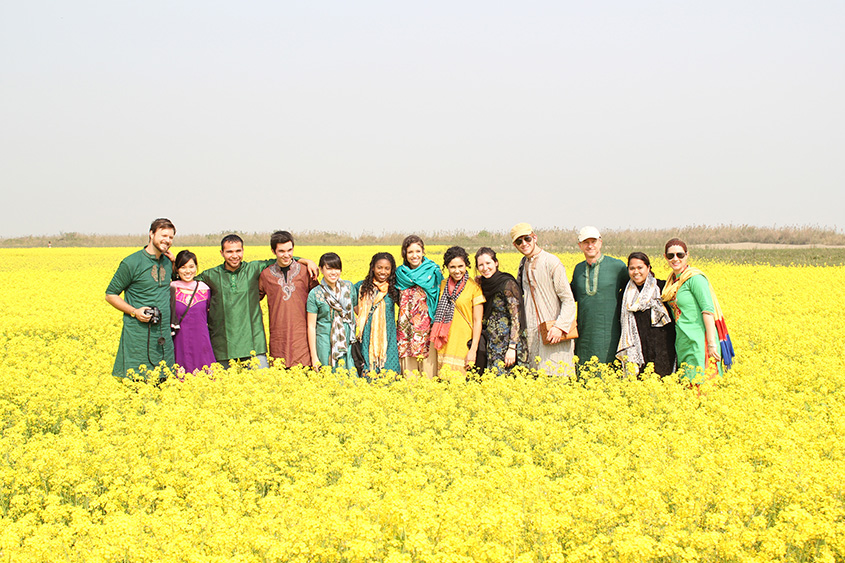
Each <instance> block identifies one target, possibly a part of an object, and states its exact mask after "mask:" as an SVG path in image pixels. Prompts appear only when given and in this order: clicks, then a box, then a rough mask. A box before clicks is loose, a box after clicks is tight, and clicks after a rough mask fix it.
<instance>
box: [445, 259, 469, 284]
mask: <svg viewBox="0 0 845 563" xmlns="http://www.w3.org/2000/svg"><path fill="white" fill-rule="evenodd" d="M446 268H448V270H449V276H450V277H451V278H452V279H453V280H455V281H456V282H459V281H461V280H462V279H464V274H466V273H467V263H466V262H464V259H463V258H461V257H460V256H458V257H457V258H452V260H450V261H449V263H448V264H446Z"/></svg>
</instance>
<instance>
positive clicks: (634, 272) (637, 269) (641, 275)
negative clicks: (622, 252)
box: [628, 258, 651, 285]
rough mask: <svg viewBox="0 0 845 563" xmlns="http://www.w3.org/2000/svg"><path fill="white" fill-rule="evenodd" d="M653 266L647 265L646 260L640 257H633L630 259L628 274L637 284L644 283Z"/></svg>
mask: <svg viewBox="0 0 845 563" xmlns="http://www.w3.org/2000/svg"><path fill="white" fill-rule="evenodd" d="M650 271H651V268H649V267H648V266H646V264H645V262H643V261H642V260H640V259H639V258H631V259H630V260H629V261H628V276H630V278H631V281H632V282H634V283H635V284H637V285H642V284H644V283H645V281H646V280H647V279H648V274H649V272H650Z"/></svg>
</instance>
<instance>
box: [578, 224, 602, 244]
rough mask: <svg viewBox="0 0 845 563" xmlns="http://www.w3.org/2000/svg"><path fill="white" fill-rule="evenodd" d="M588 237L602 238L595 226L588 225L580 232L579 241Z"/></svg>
mask: <svg viewBox="0 0 845 563" xmlns="http://www.w3.org/2000/svg"><path fill="white" fill-rule="evenodd" d="M588 238H594V239H600V238H601V233H600V232H599V230H598V229H597V228H595V227H593V226H587V227H584V228H583V229H581V230H580V231H579V232H578V242H584V241H585V240H587V239H588Z"/></svg>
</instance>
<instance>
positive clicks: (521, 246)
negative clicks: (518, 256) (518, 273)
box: [513, 233, 537, 256]
mask: <svg viewBox="0 0 845 563" xmlns="http://www.w3.org/2000/svg"><path fill="white" fill-rule="evenodd" d="M513 245H514V246H515V247H516V249H517V250H519V252H521V253H522V255H523V256H531V255H532V254H534V250H535V248H536V247H537V235H535V234H534V233H531V234H530V235H522V236H521V237H519V238H518V239H516V240H515V241H513Z"/></svg>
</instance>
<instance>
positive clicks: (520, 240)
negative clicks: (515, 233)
mask: <svg viewBox="0 0 845 563" xmlns="http://www.w3.org/2000/svg"><path fill="white" fill-rule="evenodd" d="M529 242H531V235H525V236H521V237H519V238H518V239H516V240H515V241H513V243H514V244H515V245H517V246H522V245H523V244H528V243H529Z"/></svg>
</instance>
